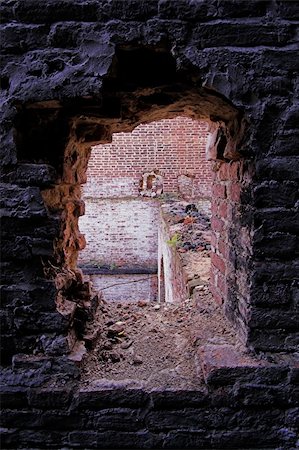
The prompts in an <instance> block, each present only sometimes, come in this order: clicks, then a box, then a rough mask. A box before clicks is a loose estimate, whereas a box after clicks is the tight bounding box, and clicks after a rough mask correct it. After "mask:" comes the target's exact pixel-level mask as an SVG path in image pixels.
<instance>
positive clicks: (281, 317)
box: [248, 308, 299, 331]
mask: <svg viewBox="0 0 299 450" xmlns="http://www.w3.org/2000/svg"><path fill="white" fill-rule="evenodd" d="M248 326H249V327H250V328H272V329H275V328H284V329H285V330H295V331H296V330H298V331H299V311H298V310H295V309H288V310H286V311H285V310H282V309H269V308H267V309H266V308H252V311H251V316H250V319H249V321H248Z"/></svg>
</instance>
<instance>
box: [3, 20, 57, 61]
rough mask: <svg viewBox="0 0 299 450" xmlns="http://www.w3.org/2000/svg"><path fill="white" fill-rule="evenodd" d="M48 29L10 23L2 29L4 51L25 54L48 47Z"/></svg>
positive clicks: (40, 26)
mask: <svg viewBox="0 0 299 450" xmlns="http://www.w3.org/2000/svg"><path fill="white" fill-rule="evenodd" d="M47 34H48V29H47V27H46V26H44V25H25V24H20V23H8V24H5V25H2V26H1V28H0V38H1V42H2V43H3V46H2V50H3V51H4V52H5V53H10V54H18V55H19V54H23V53H26V52H27V51H29V50H32V49H35V48H36V47H43V46H45V45H47Z"/></svg>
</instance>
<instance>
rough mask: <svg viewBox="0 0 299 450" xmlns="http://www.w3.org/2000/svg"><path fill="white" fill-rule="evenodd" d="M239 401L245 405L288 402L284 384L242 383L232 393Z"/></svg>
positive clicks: (284, 403)
mask: <svg viewBox="0 0 299 450" xmlns="http://www.w3.org/2000/svg"><path fill="white" fill-rule="evenodd" d="M234 395H235V397H236V399H237V400H238V402H239V403H241V404H243V405H246V406H251V407H252V406H256V407H262V406H277V407H281V405H287V404H288V392H287V390H286V389H285V387H284V386H267V385H263V384H254V383H242V384H240V385H237V386H236V388H235V393H234Z"/></svg>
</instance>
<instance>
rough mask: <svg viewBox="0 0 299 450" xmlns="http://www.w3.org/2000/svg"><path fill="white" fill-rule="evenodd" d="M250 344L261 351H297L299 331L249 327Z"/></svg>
mask: <svg viewBox="0 0 299 450" xmlns="http://www.w3.org/2000/svg"><path fill="white" fill-rule="evenodd" d="M248 344H249V345H252V347H253V348H255V349H256V350H261V351H270V352H271V351H272V352H279V351H289V352H292V351H293V352H294V351H295V352H296V351H297V350H298V345H299V333H296V332H293V331H289V330H285V329H278V328H276V329H264V328H254V329H249V332H248Z"/></svg>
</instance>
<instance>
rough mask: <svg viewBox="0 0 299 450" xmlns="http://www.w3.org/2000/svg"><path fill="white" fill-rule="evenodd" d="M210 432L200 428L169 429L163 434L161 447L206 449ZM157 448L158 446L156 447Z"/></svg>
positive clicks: (209, 440)
mask: <svg viewBox="0 0 299 450" xmlns="http://www.w3.org/2000/svg"><path fill="white" fill-rule="evenodd" d="M210 442H211V434H210V433H209V431H207V430H206V429H202V430H192V431H187V430H171V431H168V432H167V433H166V434H165V436H163V448H166V449H170V450H179V449H186V448H188V447H189V448H190V449H193V448H196V449H207V448H209V446H210ZM158 448H159V447H158Z"/></svg>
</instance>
